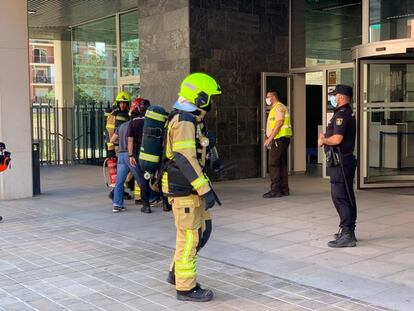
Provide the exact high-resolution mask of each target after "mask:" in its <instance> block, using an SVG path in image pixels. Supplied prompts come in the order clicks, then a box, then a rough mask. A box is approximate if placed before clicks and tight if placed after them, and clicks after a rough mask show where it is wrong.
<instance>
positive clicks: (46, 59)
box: [32, 54, 55, 64]
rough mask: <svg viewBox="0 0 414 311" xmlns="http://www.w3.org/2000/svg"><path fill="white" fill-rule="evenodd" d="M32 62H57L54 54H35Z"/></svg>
mask: <svg viewBox="0 0 414 311" xmlns="http://www.w3.org/2000/svg"><path fill="white" fill-rule="evenodd" d="M32 62H33V63H36V64H53V63H54V62H55V58H54V57H53V56H46V55H34V54H33V58H32Z"/></svg>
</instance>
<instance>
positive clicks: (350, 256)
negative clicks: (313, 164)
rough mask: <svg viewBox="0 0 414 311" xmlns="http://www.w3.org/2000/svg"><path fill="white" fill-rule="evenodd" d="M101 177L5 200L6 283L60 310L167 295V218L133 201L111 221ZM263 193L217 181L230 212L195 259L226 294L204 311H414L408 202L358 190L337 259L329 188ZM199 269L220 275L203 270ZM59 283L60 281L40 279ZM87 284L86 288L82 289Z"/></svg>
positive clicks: (303, 184)
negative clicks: (353, 222)
mask: <svg viewBox="0 0 414 311" xmlns="http://www.w3.org/2000/svg"><path fill="white" fill-rule="evenodd" d="M80 176H81V178H79V177H80ZM100 179H101V172H100V168H98V167H90V166H78V167H76V166H74V167H67V168H65V167H61V168H45V169H42V182H43V191H44V195H42V196H40V197H36V198H32V199H25V200H19V201H5V202H1V203H0V212H1V213H2V214H3V216H5V222H4V223H2V224H1V228H3V229H5V230H4V231H5V233H4V234H2V236H1V237H0V242H1V243H2V246H4V247H2V250H4V251H3V252H2V254H1V255H0V275H1V276H2V277H1V278H0V285H1V284H4V285H5V286H13V285H15V284H19V283H21V284H26V285H27V287H28V288H29V289H30V290H33V291H38V293H45V294H46V297H45V298H46V299H47V297H49V298H51V299H52V300H53V297H54V298H55V299H56V303H57V305H58V307H67V306H66V305H64V304H62V305H59V304H60V302H59V301H62V300H63V301H65V299H66V300H67V302H66V303H67V304H70V303H72V304H73V305H76V306H77V308H79V310H82V309H86V310H87V307H88V306H89V307H91V309H93V308H98V307H101V308H102V306H105V305H106V306H107V308H108V309H110V308H116V306H117V305H118V304H119V305H120V306H122V308H125V309H128V308H134V306H133V305H132V306H131V305H129V304H128V305H126V304H124V301H125V297H127V298H126V299H128V301H132V300H133V299H134V298H132V297H133V296H131V295H135V294H137V293H138V295H139V297H138V298H137V299H138V300H137V303H138V301H139V299H144V300H143V301H149V300H146V297H151V296H152V297H159V295H163V294H166V289H167V288H168V285H167V284H166V283H163V282H164V277H165V274H164V273H165V267H168V265H169V262H170V258H171V256H172V250H171V248H172V247H173V246H174V224H173V219H172V216H171V213H164V212H162V210H161V209H160V208H154V213H153V214H151V215H143V214H141V213H140V212H139V208H138V207H136V206H135V205H134V204H133V202H127V208H128V210H127V212H125V213H121V214H119V215H114V214H112V213H111V204H110V202H109V200H108V199H107V196H106V194H107V190H106V189H105V188H103V187H102V186H101V184H102V182H101V180H100ZM267 188H268V182H267V181H265V180H261V179H251V180H242V181H229V182H221V183H217V184H216V190H217V192H218V193H219V195H220V197H221V199H222V201H223V203H224V204H223V206H222V207H217V208H216V207H215V208H214V209H213V210H212V214H213V219H214V221H213V228H214V229H213V235H212V239H211V241H210V242H209V244H208V245H207V247H206V249H204V250H202V252H201V253H200V260H199V262H200V265H201V269H200V274H201V277H200V279H201V280H203V281H204V282H205V283H206V284H207V285H208V284H209V282H211V284H212V285H217V286H218V287H219V289H220V292H219V293H218V295H217V297H218V301H215V302H212V303H210V304H209V305H206V309H209V308H210V307H211V308H215V309H216V310H225V309H226V308H228V309H235V308H236V309H240V305H238V304H239V301H244V300H243V299H246V297H244V296H247V297H250V301H249V303H246V304H241V306H245V308H246V310H248V309H250V308H255V309H256V310H260V308H258V307H257V305H266V307H269V308H272V309H275V310H301V309H303V310H309V309H316V308H318V309H321V310H330V309H332V310H335V309H338V305H337V303H338V299H339V302H341V301H344V303H345V301H351V300H350V299H359V300H357V301H356V302H355V303H356V304H357V306H358V308H359V309H361V310H362V309H365V310H369V309H372V308H373V307H372V305H381V306H383V307H389V308H392V309H396V310H412V309H414V304H413V302H412V301H411V299H410V297H412V296H414V295H413V292H414V291H413V285H412V283H411V282H410V281H409V280H410V278H411V275H412V271H411V270H412V269H414V263H413V264H410V260H411V257H412V254H413V253H414V240H413V239H412V237H413V236H414V227H413V226H412V224H413V223H414V208H413V204H412V203H413V200H414V197H413V196H410V195H408V194H407V193H406V192H404V191H403V192H401V191H400V190H396V191H392V190H387V191H371V190H370V191H357V201H358V204H359V211H360V222H359V223H358V230H357V235H358V238H359V239H360V243H359V246H358V247H357V248H355V249H346V250H331V249H329V248H328V247H327V246H326V242H327V241H328V240H330V239H331V238H332V234H333V233H334V232H336V230H337V227H336V226H337V221H338V219H337V217H336V212H335V210H334V208H333V207H332V203H331V202H330V195H329V185H328V182H327V181H325V180H322V179H319V178H309V177H303V176H293V177H292V178H291V196H289V197H283V198H281V199H274V200H265V199H262V198H261V194H262V192H265V191H266V189H267ZM16 204H17V205H18V208H16ZM2 233H3V232H2ZM286 243H287V244H286ZM165 247H166V248H165ZM203 265H207V266H212V267H216V268H217V269H216V270H215V271H210V270H209V269H206V270H203V268H202V266H203ZM235 265H236V266H235ZM400 267H402V269H400ZM120 268H124V271H122V269H120ZM131 269H137V270H138V269H139V270H140V271H144V270H145V271H146V273H145V274H142V276H143V277H141V275H139V274H131V271H133V270H131ZM230 271H233V273H235V274H236V275H237V274H240V276H241V275H243V274H245V277H242V278H241V279H242V280H240V276H237V277H236V278H235V277H234V276H233V275H232V274H228V272H230ZM263 272H264V274H263ZM256 275H257V276H256ZM59 276H61V277H64V279H56V280H55V281H54V283H47V282H46V281H45V280H52V279H53V277H59ZM148 278H149V279H148ZM151 278H152V279H151ZM267 278H271V279H272V280H273V283H274V285H276V284H279V286H280V288H283V286H282V284H283V283H286V284H287V285H286V284H285V286H286V287H288V288H290V290H291V291H288V292H287V293H285V292H284V291H281V289H275V291H276V292H274V295H276V293H277V291H279V295H278V296H283V295H285V294H286V295H287V296H286V297H285V298H286V301H281V300H278V299H277V297H276V296H275V297H273V296H269V295H263V293H262V291H263V290H264V289H265V288H267V286H270V285H269V280H268V279H267ZM39 280H40V281H41V282H40V283H36V281H39ZM94 280H95V283H94ZM226 280H227V281H226ZM218 281H220V282H221V283H217V282H218ZM36 284H37V285H36ZM49 284H50V285H52V288H55V289H56V285H64V287H66V288H69V290H68V291H67V295H68V296H67V297H61V295H60V294H59V293H57V292H56V291H53V290H51V289H50V288H49V287H48V286H46V285H49ZM42 285H43V286H44V287H40V286H42ZM30 286H31V287H30ZM296 286H298V287H299V288H301V287H302V286H303V287H304V291H303V293H307V294H306V295H305V294H304V295H303V296H300V297H296V296H295V295H297V294H298V293H297V290H296V289H297V288H296ZM309 286H310V287H309ZM84 287H86V288H88V290H90V291H89V292H88V290H87V291H85V292H83V291H82V290H81V289H83V288H84ZM125 287H128V288H129V291H131V293H129V292H128V294H126V295H125V297H124V296H122V295H120V298H122V299H121V300H122V301H115V302H114V301H113V299H112V300H111V299H110V300H107V299H109V298H106V296H104V298H102V297H101V298H102V299H101V300H102V301H101V300H99V305H100V306H98V305H95V304H88V303H87V302H86V301H83V300H80V301H81V302H79V301H77V300H76V298H73V297H77V296H76V295H82V293H88V294H90V293H92V292H97V293H99V292H101V291H108V290H110V289H111V288H116V289H118V290H123V289H125ZM72 288H73V291H72ZM397 289H399V290H400V291H399V292H398V295H396V294H395V293H396V291H397ZM15 290H16V297H18V296H17V294H18V290H17V288H16V289H15ZM246 291H248V293H249V294H247V292H246ZM325 291H328V292H325ZM12 292H13V291H12ZM270 292H271V291H270ZM280 292H281V293H280ZM71 293H72V294H73V295H71ZM107 293H108V292H107ZM234 293H236V295H235V294H234ZM266 293H267V292H266ZM336 293H337V294H340V295H336ZM390 293H392V296H390V295H391V294H390ZM299 294H300V293H299ZM48 295H50V296H48ZM167 295H173V291H171V292H168V290H167ZM238 295H239V296H240V298H237V297H239V296H238ZM341 295H345V296H346V297H344V296H341ZM86 296H88V295H86ZM235 297H236V298H235ZM79 298H82V299H83V297H79ZM129 298H131V299H129ZM279 298H280V297H279ZM220 299H221V300H220ZM240 299H241V300H240ZM269 299H271V301H269ZM167 300H168V301H169V299H167ZM361 301H365V302H361ZM1 302H2V301H1V299H0V306H2V303H1ZM174 302H175V300H174ZM230 302H231V303H230ZM39 303H40V302H39ZM56 303H55V304H56ZM17 304H20V303H17ZM12 305H13V304H12ZM27 306H29V305H27ZM144 306H146V308H147V309H148V310H152V309H153V308H159V309H173V310H180V308H182V309H183V310H186V309H188V308H189V305H188V304H181V305H180V304H178V305H175V304H172V305H171V306H164V305H160V304H157V302H150V303H148V304H146V305H144ZM190 306H191V305H190ZM151 307H153V308H151ZM2 308H4V307H3V306H2ZM77 308H74V309H76V310H77ZM341 308H342V309H345V310H347V309H346V308H343V307H341ZM140 309H141V308H140ZM190 310H191V308H190Z"/></svg>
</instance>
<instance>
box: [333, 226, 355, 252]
mask: <svg viewBox="0 0 414 311" xmlns="http://www.w3.org/2000/svg"><path fill="white" fill-rule="evenodd" d="M328 246H329V247H333V248H342V247H355V246H356V241H355V231H354V229H350V228H346V227H345V228H342V231H341V235H340V236H339V238H338V239H337V240H334V241H330V242H328Z"/></svg>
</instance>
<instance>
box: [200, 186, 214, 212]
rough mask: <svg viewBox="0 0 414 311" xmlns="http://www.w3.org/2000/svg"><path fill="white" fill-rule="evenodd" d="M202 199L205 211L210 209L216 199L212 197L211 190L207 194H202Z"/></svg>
mask: <svg viewBox="0 0 414 311" xmlns="http://www.w3.org/2000/svg"><path fill="white" fill-rule="evenodd" d="M202 198H203V199H204V201H205V203H206V206H205V209H206V210H208V209H209V208H212V207H213V206H214V204H216V197H215V196H214V193H213V191H211V190H210V191H209V192H207V193H206V194H204V195H203V196H202Z"/></svg>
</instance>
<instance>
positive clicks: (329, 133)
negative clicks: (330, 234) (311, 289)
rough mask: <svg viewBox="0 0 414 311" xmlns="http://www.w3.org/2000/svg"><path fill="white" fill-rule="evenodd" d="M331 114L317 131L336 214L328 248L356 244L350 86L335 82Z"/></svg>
mask: <svg viewBox="0 0 414 311" xmlns="http://www.w3.org/2000/svg"><path fill="white" fill-rule="evenodd" d="M329 95H332V96H331V98H330V101H331V104H332V106H333V107H334V108H335V111H334V115H333V117H332V119H331V121H330V122H329V124H328V127H327V128H326V133H325V134H323V133H321V134H319V139H318V144H319V146H321V147H322V146H323V147H324V151H325V153H326V158H327V167H328V175H329V176H330V182H331V196H332V201H333V203H334V205H335V208H336V211H337V213H338V215H339V218H340V222H339V228H340V229H339V232H338V233H337V234H335V240H333V241H330V242H329V243H328V246H329V247H334V248H340V247H353V246H356V242H357V239H356V237H355V223H356V219H357V206H356V200H355V194H354V189H353V183H354V176H355V169H356V167H357V160H356V158H355V156H354V153H353V152H354V147H355V137H356V121H355V116H354V114H353V112H352V108H351V107H350V103H351V99H352V96H353V89H352V87H350V86H348V85H342V84H338V85H337V86H336V88H335V90H334V91H333V92H332V93H330V94H329Z"/></svg>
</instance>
